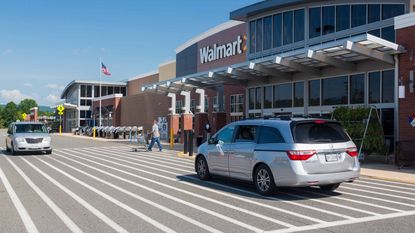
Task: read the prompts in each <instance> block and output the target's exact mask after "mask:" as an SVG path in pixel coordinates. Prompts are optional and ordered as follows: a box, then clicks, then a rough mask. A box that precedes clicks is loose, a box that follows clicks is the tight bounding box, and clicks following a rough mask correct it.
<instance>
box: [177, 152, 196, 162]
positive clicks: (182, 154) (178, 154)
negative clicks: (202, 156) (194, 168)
mask: <svg viewBox="0 0 415 233" xmlns="http://www.w3.org/2000/svg"><path fill="white" fill-rule="evenodd" d="M177 156H178V157H180V158H186V159H191V160H194V159H195V156H189V154H188V153H186V154H185V153H183V152H179V153H177Z"/></svg>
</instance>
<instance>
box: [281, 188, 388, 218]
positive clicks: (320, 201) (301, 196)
mask: <svg viewBox="0 0 415 233" xmlns="http://www.w3.org/2000/svg"><path fill="white" fill-rule="evenodd" d="M281 193H284V194H286V195H288V196H292V197H296V198H302V199H307V200H310V201H314V202H319V203H322V204H326V205H332V206H336V207H340V208H343V209H349V210H353V211H356V212H361V213H365V214H369V215H374V216H378V215H381V214H378V213H375V212H372V211H367V210H361V209H357V208H353V207H350V206H345V205H341V204H337V203H333V202H328V201H323V200H318V199H313V198H310V197H306V196H303V195H299V194H292V193H287V192H281Z"/></svg>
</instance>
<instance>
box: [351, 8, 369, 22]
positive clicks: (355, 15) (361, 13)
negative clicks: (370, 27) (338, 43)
mask: <svg viewBox="0 0 415 233" xmlns="http://www.w3.org/2000/svg"><path fill="white" fill-rule="evenodd" d="M366 7H367V6H366V5H363V4H361V5H352V16H351V19H352V27H358V26H361V25H364V24H366V11H367V9H366Z"/></svg>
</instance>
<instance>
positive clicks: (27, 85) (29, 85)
mask: <svg viewBox="0 0 415 233" xmlns="http://www.w3.org/2000/svg"><path fill="white" fill-rule="evenodd" d="M23 86H25V87H33V85H32V84H31V83H23Z"/></svg>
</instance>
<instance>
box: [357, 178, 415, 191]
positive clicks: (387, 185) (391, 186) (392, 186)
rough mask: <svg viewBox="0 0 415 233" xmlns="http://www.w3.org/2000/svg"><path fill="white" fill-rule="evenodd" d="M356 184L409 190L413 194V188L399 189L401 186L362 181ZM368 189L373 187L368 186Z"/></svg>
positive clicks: (403, 188) (414, 189)
mask: <svg viewBox="0 0 415 233" xmlns="http://www.w3.org/2000/svg"><path fill="white" fill-rule="evenodd" d="M356 183H358V184H360V183H364V184H373V185H379V186H383V187H390V188H397V189H402V190H410V191H414V192H415V188H408V187H401V186H397V185H390V184H380V183H377V182H370V181H363V180H359V181H356ZM368 187H373V186H368ZM375 187H376V186H375Z"/></svg>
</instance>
